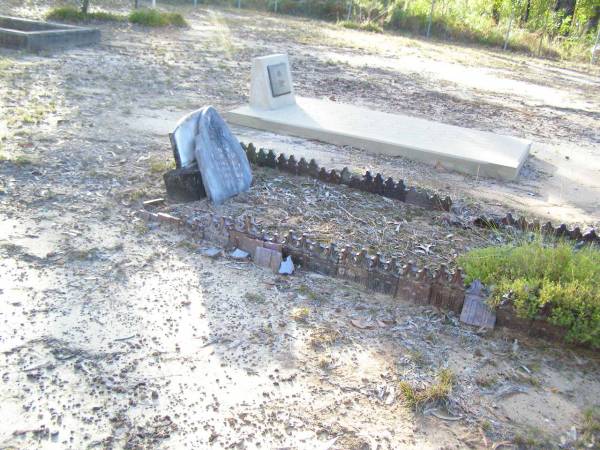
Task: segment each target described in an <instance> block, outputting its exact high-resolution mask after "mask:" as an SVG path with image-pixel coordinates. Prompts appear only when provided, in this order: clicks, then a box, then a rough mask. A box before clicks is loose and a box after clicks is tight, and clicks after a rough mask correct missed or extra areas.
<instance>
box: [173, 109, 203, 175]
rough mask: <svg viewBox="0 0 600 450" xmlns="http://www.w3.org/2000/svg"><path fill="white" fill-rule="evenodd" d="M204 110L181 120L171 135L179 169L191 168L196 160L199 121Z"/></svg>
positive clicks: (199, 110)
mask: <svg viewBox="0 0 600 450" xmlns="http://www.w3.org/2000/svg"><path fill="white" fill-rule="evenodd" d="M202 111H204V109H198V110H196V111H194V112H191V113H189V114H188V115H187V116H185V117H183V118H181V120H179V122H177V125H176V126H175V129H174V130H173V132H172V133H169V138H170V139H171V147H172V148H173V156H174V157H175V164H177V168H178V169H181V168H183V167H189V166H191V165H192V164H194V161H195V160H196V153H195V139H196V135H197V134H198V120H199V119H200V115H201V114H202Z"/></svg>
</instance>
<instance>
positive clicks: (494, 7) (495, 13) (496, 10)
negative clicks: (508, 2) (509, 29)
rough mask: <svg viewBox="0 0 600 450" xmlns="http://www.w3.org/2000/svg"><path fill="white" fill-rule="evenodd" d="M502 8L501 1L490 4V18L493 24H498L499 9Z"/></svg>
mask: <svg viewBox="0 0 600 450" xmlns="http://www.w3.org/2000/svg"><path fill="white" fill-rule="evenodd" d="M501 7H502V0H494V2H493V3H492V18H493V19H494V23H495V24H496V25H498V23H499V22H500V8H501Z"/></svg>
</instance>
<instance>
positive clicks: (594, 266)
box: [458, 239, 600, 348]
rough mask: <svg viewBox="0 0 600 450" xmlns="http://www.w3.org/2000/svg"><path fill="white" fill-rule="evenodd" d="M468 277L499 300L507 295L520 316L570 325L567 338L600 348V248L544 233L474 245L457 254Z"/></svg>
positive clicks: (468, 279) (565, 326) (566, 327)
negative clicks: (511, 242) (551, 240)
mask: <svg viewBox="0 0 600 450" xmlns="http://www.w3.org/2000/svg"><path fill="white" fill-rule="evenodd" d="M458 262H459V264H460V265H461V266H462V267H463V268H464V269H465V272H466V275H467V279H466V281H467V282H471V281H473V280H475V279H479V280H481V281H482V282H483V283H484V284H486V285H488V286H489V287H491V288H492V296H491V299H490V302H491V304H492V305H494V306H496V305H498V304H499V303H500V301H501V300H502V298H503V297H508V298H509V299H510V300H511V301H512V303H513V305H514V307H515V309H516V311H517V314H518V315H519V316H520V317H524V318H530V319H534V318H536V319H542V320H546V321H548V322H550V323H551V324H553V325H557V326H561V327H564V328H565V329H566V330H567V334H566V339H567V341H569V342H577V343H581V344H588V345H590V346H592V347H594V348H600V251H599V250H598V249H597V248H595V247H587V248H583V249H580V250H576V249H574V248H573V247H572V246H571V245H569V244H567V243H565V242H560V243H557V244H555V245H546V244H544V243H543V242H542V240H541V239H538V240H536V241H534V242H528V243H523V244H520V245H517V246H503V247H490V248H483V249H476V250H472V251H471V252H469V253H467V254H466V255H463V256H461V257H460V258H459V261H458Z"/></svg>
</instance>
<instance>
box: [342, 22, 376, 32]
mask: <svg viewBox="0 0 600 450" xmlns="http://www.w3.org/2000/svg"><path fill="white" fill-rule="evenodd" d="M338 25H340V26H342V27H344V28H349V29H350V30H363V31H370V32H372V33H383V29H382V28H381V27H380V26H379V25H377V24H376V23H374V22H364V23H358V22H352V21H351V20H343V21H341V22H338Z"/></svg>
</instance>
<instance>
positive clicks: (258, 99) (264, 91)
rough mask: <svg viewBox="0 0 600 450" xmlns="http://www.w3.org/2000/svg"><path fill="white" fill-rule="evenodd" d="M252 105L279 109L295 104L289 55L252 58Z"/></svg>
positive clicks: (260, 107)
mask: <svg viewBox="0 0 600 450" xmlns="http://www.w3.org/2000/svg"><path fill="white" fill-rule="evenodd" d="M250 78H251V81H250V85H251V87H250V105H251V106H252V107H254V108H259V109H277V108H281V107H283V106H288V105H294V104H295V103H296V100H295V98H294V88H293V86H292V74H291V72H290V63H289V61H288V57H287V55H284V54H278V55H268V56H262V57H260V58H254V59H253V60H252V71H251V73H250Z"/></svg>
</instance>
